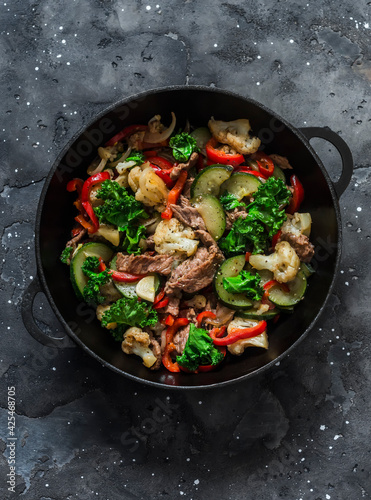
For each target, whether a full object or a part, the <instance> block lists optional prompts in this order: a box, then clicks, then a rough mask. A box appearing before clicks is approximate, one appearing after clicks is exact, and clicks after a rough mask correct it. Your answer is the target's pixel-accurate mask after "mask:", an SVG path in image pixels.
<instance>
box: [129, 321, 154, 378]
mask: <svg viewBox="0 0 371 500" xmlns="http://www.w3.org/2000/svg"><path fill="white" fill-rule="evenodd" d="M150 343H151V339H150V337H149V334H148V333H146V332H143V331H142V330H141V329H140V328H137V327H136V326H132V327H131V328H129V329H128V330H126V332H125V333H124V340H123V342H122V344H121V348H122V350H123V351H124V352H125V353H126V354H136V355H137V356H140V357H141V358H142V359H143V364H144V366H146V367H147V368H151V366H152V365H154V364H155V363H156V361H157V358H156V356H155V355H154V353H153V351H152V350H151V349H150V347H149V345H150Z"/></svg>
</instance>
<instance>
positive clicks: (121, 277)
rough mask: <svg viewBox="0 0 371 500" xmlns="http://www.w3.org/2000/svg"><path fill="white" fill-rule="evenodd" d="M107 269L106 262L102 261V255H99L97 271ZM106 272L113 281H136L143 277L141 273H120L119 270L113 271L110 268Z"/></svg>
mask: <svg viewBox="0 0 371 500" xmlns="http://www.w3.org/2000/svg"><path fill="white" fill-rule="evenodd" d="M106 269H107V266H106V264H105V263H104V261H103V259H102V257H99V267H98V270H99V272H100V273H101V272H103V271H105V270H106ZM108 274H110V275H111V276H112V279H113V280H114V281H119V282H121V283H133V282H134V281H138V280H140V279H142V278H144V275H142V274H129V273H122V272H120V271H113V270H112V269H109V270H108Z"/></svg>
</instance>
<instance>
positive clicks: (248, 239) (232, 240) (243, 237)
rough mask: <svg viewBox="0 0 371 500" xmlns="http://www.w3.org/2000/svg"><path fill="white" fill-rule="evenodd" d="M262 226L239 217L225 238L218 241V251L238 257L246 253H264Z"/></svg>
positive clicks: (263, 231)
mask: <svg viewBox="0 0 371 500" xmlns="http://www.w3.org/2000/svg"><path fill="white" fill-rule="evenodd" d="M266 240H267V239H266V233H265V229H264V226H263V225H262V224H261V223H260V222H259V221H258V220H255V219H253V218H251V217H249V216H247V217H246V219H243V218H242V217H239V218H238V219H237V220H236V221H235V223H234V224H233V226H232V229H231V230H230V231H229V233H228V234H227V236H226V237H224V238H221V239H220V240H219V247H220V249H221V250H222V251H223V252H224V253H226V254H227V255H238V254H241V253H245V252H247V251H252V252H253V253H264V250H265V247H266Z"/></svg>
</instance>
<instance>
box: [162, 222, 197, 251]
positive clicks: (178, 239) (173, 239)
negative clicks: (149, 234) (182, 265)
mask: <svg viewBox="0 0 371 500" xmlns="http://www.w3.org/2000/svg"><path fill="white" fill-rule="evenodd" d="M153 240H154V242H155V250H156V252H157V253H159V254H166V255H177V256H179V257H183V256H184V257H191V255H194V254H195V253H196V250H197V247H198V244H199V240H197V239H196V235H195V233H194V231H193V229H191V228H190V227H188V226H184V225H183V224H182V223H181V222H179V221H178V220H177V219H175V218H174V217H173V218H172V219H169V220H163V221H161V222H160V224H159V225H158V226H157V228H156V231H155V234H154V235H153Z"/></svg>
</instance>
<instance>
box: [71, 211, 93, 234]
mask: <svg viewBox="0 0 371 500" xmlns="http://www.w3.org/2000/svg"><path fill="white" fill-rule="evenodd" d="M75 221H76V222H78V223H79V224H81V225H82V227H83V228H85V229H87V230H88V232H89V233H90V234H91V233H94V232H95V231H94V229H95V228H94V225H93V224H92V223H91V222H89V221H87V220H86V219H85V217H84V216H83V215H82V214H80V215H77V216H76V217H75Z"/></svg>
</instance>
